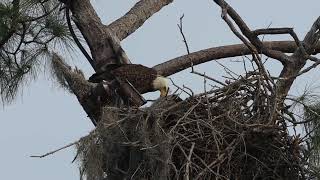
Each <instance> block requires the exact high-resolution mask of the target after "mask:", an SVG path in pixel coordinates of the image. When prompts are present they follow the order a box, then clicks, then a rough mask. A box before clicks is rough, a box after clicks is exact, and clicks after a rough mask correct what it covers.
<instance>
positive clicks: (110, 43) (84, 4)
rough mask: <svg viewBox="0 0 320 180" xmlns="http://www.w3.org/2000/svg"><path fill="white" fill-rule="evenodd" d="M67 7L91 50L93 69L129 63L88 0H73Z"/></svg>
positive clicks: (118, 41)
mask: <svg viewBox="0 0 320 180" xmlns="http://www.w3.org/2000/svg"><path fill="white" fill-rule="evenodd" d="M67 5H68V4H67ZM69 6H70V9H71V11H72V15H73V17H74V18H75V19H74V22H75V24H76V25H77V27H78V28H79V30H80V31H81V33H82V35H83V37H84V38H85V40H86V41H87V43H88V46H89V48H90V50H91V53H92V57H93V60H94V63H95V66H96V67H94V69H102V68H103V67H104V66H105V65H107V64H110V63H130V61H129V59H128V58H127V56H126V55H125V53H124V51H123V49H122V48H121V46H120V40H119V39H118V38H117V37H116V36H115V35H113V34H112V32H111V31H110V30H108V29H105V26H104V25H103V24H102V22H101V20H100V18H99V17H98V15H97V13H96V12H95V10H94V8H93V7H92V5H91V3H90V1H89V0H73V1H71V4H70V5H69Z"/></svg>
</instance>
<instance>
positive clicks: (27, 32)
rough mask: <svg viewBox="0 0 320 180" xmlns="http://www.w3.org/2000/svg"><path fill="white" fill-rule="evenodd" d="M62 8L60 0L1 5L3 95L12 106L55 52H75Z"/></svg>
mask: <svg viewBox="0 0 320 180" xmlns="http://www.w3.org/2000/svg"><path fill="white" fill-rule="evenodd" d="M62 7H63V5H62V4H61V3H60V2H58V1H57V0H42V1H40V0H13V1H7V2H2V3H0V75H1V76H0V95H1V99H2V103H10V102H12V101H13V100H14V99H15V97H16V95H17V93H18V92H19V90H20V89H21V87H23V86H24V85H27V84H28V82H30V81H31V80H34V79H35V78H36V77H37V74H38V73H39V72H40V70H42V69H43V67H44V65H46V64H47V63H46V61H47V59H49V58H51V57H52V56H51V55H50V54H51V53H52V51H54V50H56V49H59V50H68V51H69V50H73V39H72V36H71V34H70V32H69V29H68V26H67V23H66V20H65V13H64V11H63V10H61V9H62Z"/></svg>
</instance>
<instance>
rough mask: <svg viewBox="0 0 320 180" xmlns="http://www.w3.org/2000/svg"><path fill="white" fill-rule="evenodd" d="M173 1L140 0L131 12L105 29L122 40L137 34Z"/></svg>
mask: <svg viewBox="0 0 320 180" xmlns="http://www.w3.org/2000/svg"><path fill="white" fill-rule="evenodd" d="M172 1H173V0H140V1H139V2H138V3H136V4H135V5H134V6H133V7H132V8H131V9H130V11H129V12H127V13H126V14H125V15H123V16H122V17H121V18H119V19H117V20H116V21H114V22H112V23H111V24H110V25H108V26H106V27H105V28H107V29H110V30H111V32H113V33H114V34H115V35H116V36H117V37H118V38H119V39H120V40H123V39H125V38H126V37H128V36H129V35H131V34H132V33H133V32H135V31H136V30H137V29H138V28H139V27H141V26H142V25H143V23H144V22H145V21H146V20H148V19H149V18H150V17H151V16H152V15H153V14H155V13H157V12H158V11H160V10H161V9H162V8H163V7H164V6H166V5H168V4H170V3H171V2H172Z"/></svg>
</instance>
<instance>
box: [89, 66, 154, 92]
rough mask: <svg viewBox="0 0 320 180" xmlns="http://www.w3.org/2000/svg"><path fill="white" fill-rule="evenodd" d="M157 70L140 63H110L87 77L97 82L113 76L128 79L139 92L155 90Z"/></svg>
mask: <svg viewBox="0 0 320 180" xmlns="http://www.w3.org/2000/svg"><path fill="white" fill-rule="evenodd" d="M158 76H159V75H158V74H157V71H156V70H155V69H153V68H149V67H146V66H143V65H141V64H121V65H118V64H112V65H108V66H107V67H106V70H104V71H102V72H97V73H95V74H93V75H92V76H91V77H90V78H89V82H94V83H99V82H101V81H103V80H109V81H110V80H112V79H114V78H115V77H117V78H120V79H121V80H123V81H125V80H128V81H129V82H130V83H131V84H132V85H133V86H134V87H135V88H136V89H137V90H138V91H139V92H140V93H141V94H143V93H146V92H152V91H156V90H157V89H155V88H154V87H153V81H154V80H155V79H156V78H157V77H158Z"/></svg>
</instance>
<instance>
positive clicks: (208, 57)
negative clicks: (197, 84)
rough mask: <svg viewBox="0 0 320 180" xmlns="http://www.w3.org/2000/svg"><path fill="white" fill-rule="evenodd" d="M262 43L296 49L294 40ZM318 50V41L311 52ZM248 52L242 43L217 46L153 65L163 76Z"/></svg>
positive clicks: (291, 51)
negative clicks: (191, 65)
mask: <svg viewBox="0 0 320 180" xmlns="http://www.w3.org/2000/svg"><path fill="white" fill-rule="evenodd" d="M263 45H264V46H265V47H266V48H268V49H272V50H277V51H281V52H284V53H294V52H295V51H296V50H297V45H296V43H295V41H265V42H263ZM319 52H320V43H318V44H317V46H316V47H315V51H314V52H313V54H317V53H319ZM249 54H251V51H250V50H249V49H248V48H247V47H246V46H245V45H244V44H235V45H227V46H219V47H213V48H209V49H204V50H200V51H197V52H193V53H190V55H183V56H180V57H176V58H174V59H171V60H168V61H164V62H163V63H161V64H158V65H156V66H154V68H155V69H157V71H158V72H160V73H161V74H163V75H164V76H170V75H172V74H175V73H178V72H180V71H183V70H185V69H187V68H190V62H193V65H198V64H202V63H206V62H209V61H213V60H218V59H224V58H230V57H237V56H244V55H249Z"/></svg>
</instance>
